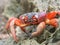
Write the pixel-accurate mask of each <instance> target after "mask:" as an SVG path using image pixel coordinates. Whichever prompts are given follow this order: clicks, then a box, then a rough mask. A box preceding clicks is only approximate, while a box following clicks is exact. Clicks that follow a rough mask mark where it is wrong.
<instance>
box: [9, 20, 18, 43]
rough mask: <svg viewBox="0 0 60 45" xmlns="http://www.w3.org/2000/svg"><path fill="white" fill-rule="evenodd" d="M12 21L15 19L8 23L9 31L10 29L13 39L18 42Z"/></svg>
mask: <svg viewBox="0 0 60 45" xmlns="http://www.w3.org/2000/svg"><path fill="white" fill-rule="evenodd" d="M14 21H15V20H13V21H11V23H10V31H11V34H12V36H13V38H14V40H15V41H16V42H18V38H17V37H16V30H15V29H14Z"/></svg>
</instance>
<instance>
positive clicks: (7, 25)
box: [5, 17, 14, 30]
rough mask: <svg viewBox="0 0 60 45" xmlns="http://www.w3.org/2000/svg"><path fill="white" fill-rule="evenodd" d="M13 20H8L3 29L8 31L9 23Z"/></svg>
mask: <svg viewBox="0 0 60 45" xmlns="http://www.w3.org/2000/svg"><path fill="white" fill-rule="evenodd" d="M13 19H14V17H12V18H10V19H9V20H8V22H7V24H6V26H5V28H6V29H7V30H8V29H9V26H10V22H11V21H12V20H13Z"/></svg>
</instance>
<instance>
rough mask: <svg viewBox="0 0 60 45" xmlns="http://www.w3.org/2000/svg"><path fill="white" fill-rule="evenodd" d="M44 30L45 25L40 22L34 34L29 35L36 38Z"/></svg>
mask: <svg viewBox="0 0 60 45" xmlns="http://www.w3.org/2000/svg"><path fill="white" fill-rule="evenodd" d="M44 28H45V23H44V22H41V23H40V24H39V25H38V26H37V28H36V32H33V33H32V34H31V36H32V37H35V36H38V35H40V34H41V33H42V31H43V29H44Z"/></svg>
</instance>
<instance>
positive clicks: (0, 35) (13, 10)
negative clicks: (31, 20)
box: [0, 0, 60, 45]
mask: <svg viewBox="0 0 60 45" xmlns="http://www.w3.org/2000/svg"><path fill="white" fill-rule="evenodd" d="M58 10H60V0H0V45H3V43H4V42H5V39H7V38H8V37H9V35H7V32H6V30H5V24H6V22H7V20H8V19H9V18H10V17H17V16H18V15H20V14H24V13H28V12H41V11H45V12H50V11H58ZM59 36H60V35H59ZM9 44H10V43H9ZM16 45H17V44H16ZM38 45H40V44H38ZM51 45H53V44H51ZM56 45H57V44H56Z"/></svg>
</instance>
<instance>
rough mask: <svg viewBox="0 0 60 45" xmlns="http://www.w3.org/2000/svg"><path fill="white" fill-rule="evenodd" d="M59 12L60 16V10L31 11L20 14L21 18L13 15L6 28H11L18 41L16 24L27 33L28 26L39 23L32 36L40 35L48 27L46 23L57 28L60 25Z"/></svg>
mask: <svg viewBox="0 0 60 45" xmlns="http://www.w3.org/2000/svg"><path fill="white" fill-rule="evenodd" d="M57 14H58V15H59V16H60V11H51V12H48V13H45V12H31V13H26V14H23V15H21V16H19V18H14V17H12V18H10V19H9V20H8V22H7V24H6V29H7V30H8V29H9V28H10V31H11V33H12V36H13V38H14V40H15V41H16V42H18V39H17V37H16V32H15V28H14V26H19V27H20V28H21V30H22V31H24V32H25V33H27V32H26V31H25V27H26V26H30V25H38V26H37V28H36V31H35V32H33V33H32V34H31V35H30V36H31V37H34V36H39V34H41V33H42V32H43V29H44V28H45V27H46V24H48V25H52V26H53V27H55V28H56V27H58V21H57V18H56V16H57ZM8 31H9V30H8Z"/></svg>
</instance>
